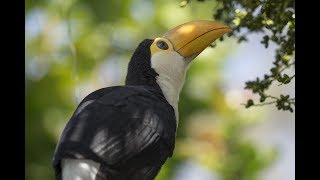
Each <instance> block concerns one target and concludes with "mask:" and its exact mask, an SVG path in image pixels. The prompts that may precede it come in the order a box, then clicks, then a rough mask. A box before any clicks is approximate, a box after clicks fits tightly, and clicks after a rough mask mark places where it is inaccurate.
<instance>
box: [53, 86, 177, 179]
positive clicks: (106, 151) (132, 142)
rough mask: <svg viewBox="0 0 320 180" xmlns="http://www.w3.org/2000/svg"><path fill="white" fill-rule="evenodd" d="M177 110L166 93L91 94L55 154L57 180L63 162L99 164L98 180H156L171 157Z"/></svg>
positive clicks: (113, 90)
mask: <svg viewBox="0 0 320 180" xmlns="http://www.w3.org/2000/svg"><path fill="white" fill-rule="evenodd" d="M175 132H176V120H175V116H174V110H173V108H172V107H171V106H170V105H169V104H168V102H167V101H166V99H165V98H164V96H163V94H162V92H158V91H156V90H154V89H152V88H148V87H145V86H116V87H109V88H104V89H100V90H97V91H95V92H93V93H91V94H90V95H88V96H87V97H86V98H85V99H84V100H83V101H82V102H81V103H80V104H79V106H78V108H77V110H76V111H75V113H74V114H73V116H72V117H71V119H70V120H69V122H68V124H67V125H66V127H65V129H64V130H63V133H62V135H61V137H60V140H59V143H58V145H57V148H56V152H55V155H54V160H53V166H54V168H55V172H56V178H57V179H59V178H61V172H62V169H61V160H62V159H89V160H92V161H94V162H97V163H99V165H100V166H99V170H98V172H97V175H96V179H99V178H100V179H108V180H113V179H154V177H155V176H156V175H157V173H158V172H159V170H160V169H161V166H162V165H163V163H164V162H165V161H166V159H167V158H168V157H169V156H171V155H172V153H173V149H174V141H175Z"/></svg>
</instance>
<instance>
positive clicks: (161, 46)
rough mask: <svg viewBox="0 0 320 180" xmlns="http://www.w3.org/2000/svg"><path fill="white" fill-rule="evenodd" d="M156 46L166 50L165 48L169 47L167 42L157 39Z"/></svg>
mask: <svg viewBox="0 0 320 180" xmlns="http://www.w3.org/2000/svg"><path fill="white" fill-rule="evenodd" d="M157 46H158V48H160V49H162V50H167V49H169V46H168V44H167V43H166V42H164V41H158V42H157Z"/></svg>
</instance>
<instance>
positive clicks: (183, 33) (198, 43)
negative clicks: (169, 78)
mask: <svg viewBox="0 0 320 180" xmlns="http://www.w3.org/2000/svg"><path fill="white" fill-rule="evenodd" d="M230 31H232V29H231V28H230V27H229V26H226V25H224V24H221V23H218V22H215V21H206V20H198V21H191V22H188V23H185V24H181V25H179V26H177V27H175V28H173V29H171V30H169V31H168V32H166V33H165V34H164V35H163V36H162V37H163V38H166V39H168V40H169V41H170V42H171V43H172V44H173V47H174V49H175V51H176V52H178V53H179V54H180V55H182V56H183V57H185V58H188V57H191V58H192V59H193V58H195V57H196V56H198V55H199V54H200V53H201V52H202V51H203V50H204V49H205V48H206V47H208V46H209V45H210V44H211V43H212V42H214V41H215V40H216V39H218V38H219V37H221V36H222V35H224V34H225V33H227V32H230Z"/></svg>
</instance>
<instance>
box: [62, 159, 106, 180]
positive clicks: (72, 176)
mask: <svg viewBox="0 0 320 180" xmlns="http://www.w3.org/2000/svg"><path fill="white" fill-rule="evenodd" d="M61 167H62V180H94V179H95V178H96V175H97V173H98V170H99V167H100V164H99V163H96V162H94V161H91V160H86V159H63V160H62V162H61Z"/></svg>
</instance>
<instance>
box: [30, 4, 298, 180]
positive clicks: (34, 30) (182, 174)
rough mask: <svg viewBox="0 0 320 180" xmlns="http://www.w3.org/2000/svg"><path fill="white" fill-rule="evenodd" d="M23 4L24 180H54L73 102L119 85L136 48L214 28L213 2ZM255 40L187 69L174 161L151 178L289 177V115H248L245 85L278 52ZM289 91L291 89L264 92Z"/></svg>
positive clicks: (210, 54)
mask: <svg viewBox="0 0 320 180" xmlns="http://www.w3.org/2000/svg"><path fill="white" fill-rule="evenodd" d="M179 3H180V1H179V0H154V1H149V0H122V1H119V0H109V1H102V0H94V1H84V0H55V1H51V0H41V1H40V0H27V1H26V11H25V38H26V39H25V50H26V54H25V78H26V79H25V99H26V152H25V153H26V154H25V157H26V161H25V163H26V179H27V180H49V179H54V172H53V169H52V166H51V161H52V157H53V153H54V150H55V145H56V143H57V141H58V138H59V136H60V133H61V132H62V129H63V127H64V126H65V124H66V122H67V121H68V120H69V118H70V117H71V115H72V114H73V112H74V110H75V108H76V107H77V104H78V103H79V102H80V101H81V100H82V99H83V98H84V97H85V96H86V95H88V94H89V93H90V92H92V91H94V90H97V89H99V88H102V87H107V86H114V85H123V84H124V80H125V76H126V70H127V64H128V62H129V60H130V57H131V55H132V53H133V51H134V49H135V48H136V47H137V45H138V44H139V42H140V41H142V40H143V39H145V38H155V37H157V36H160V35H161V34H162V33H164V32H166V31H167V30H168V29H170V28H172V27H174V26H176V25H179V24H182V23H185V22H188V21H191V20H198V19H205V20H212V9H213V7H214V6H216V2H215V1H206V2H203V3H190V5H188V6H186V7H184V8H181V7H180V6H179ZM262 36H263V35H262V34H259V33H257V34H252V35H250V36H248V38H249V41H248V42H243V43H240V44H239V43H237V41H236V39H234V38H232V37H225V40H224V41H222V42H220V41H217V42H216V47H214V48H207V49H206V50H205V51H204V52H202V53H201V54H200V55H199V56H198V58H197V59H196V60H195V61H194V62H193V64H192V66H191V67H190V69H189V70H188V73H187V79H186V83H185V86H184V88H183V90H182V92H181V94H180V102H179V112H180V123H179V127H178V135H177V141H176V149H175V151H174V155H173V157H172V158H170V159H169V160H168V161H167V162H166V164H165V165H164V166H163V168H162V170H161V172H160V174H159V175H158V177H157V178H156V179H157V180H244V179H245V180H254V179H259V180H260V179H261V180H283V179H290V180H293V179H295V175H294V174H295V167H294V166H295V165H294V164H295V150H294V146H295V118H294V113H290V112H289V111H285V112H283V111H278V110H277V109H276V108H275V107H274V106H263V107H252V108H249V109H246V108H245V107H244V106H243V105H241V104H242V103H246V101H247V99H249V98H253V99H255V96H254V95H253V94H252V93H251V92H250V91H247V90H244V86H245V82H246V81H248V80H252V79H255V78H256V77H261V76H263V74H264V73H265V72H267V71H268V70H269V69H270V67H271V65H272V60H273V59H274V55H275V52H274V50H275V48H276V47H275V45H273V44H270V45H269V47H268V48H267V49H266V48H265V47H264V46H263V45H261V44H260V40H261V38H262ZM283 91H286V92H289V94H290V96H291V95H292V96H294V82H293V83H291V84H290V85H289V86H286V87H282V86H278V85H277V84H275V85H273V86H272V87H271V88H270V90H269V93H270V94H276V95H278V94H280V93H281V92H283Z"/></svg>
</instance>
